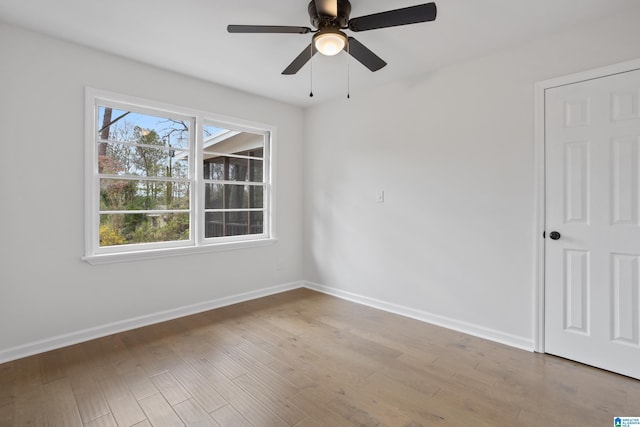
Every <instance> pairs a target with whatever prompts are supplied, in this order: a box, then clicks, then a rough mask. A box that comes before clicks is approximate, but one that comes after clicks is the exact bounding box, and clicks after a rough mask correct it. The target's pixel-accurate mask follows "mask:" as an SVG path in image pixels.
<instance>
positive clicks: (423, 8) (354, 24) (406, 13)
mask: <svg viewBox="0 0 640 427" xmlns="http://www.w3.org/2000/svg"><path fill="white" fill-rule="evenodd" d="M437 14H438V10H437V8H436V4H435V3H425V4H419V5H417V6H410V7H405V8H402V9H395V10H388V11H386V12H380V13H374V14H373V15H366V16H360V17H358V18H353V19H351V20H350V21H349V29H350V30H351V31H356V32H357V31H368V30H375V29H378V28H388V27H397V26H399V25H407V24H417V23H418V22H427V21H433V20H435V19H436V15H437Z"/></svg>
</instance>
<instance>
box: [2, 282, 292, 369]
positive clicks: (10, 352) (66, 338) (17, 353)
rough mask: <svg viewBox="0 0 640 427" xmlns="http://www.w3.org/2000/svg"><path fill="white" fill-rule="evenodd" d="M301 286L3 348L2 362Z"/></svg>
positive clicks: (276, 288) (233, 297) (281, 287)
mask: <svg viewBox="0 0 640 427" xmlns="http://www.w3.org/2000/svg"><path fill="white" fill-rule="evenodd" d="M301 287H303V284H302V282H292V283H285V284H283V285H277V286H272V287H269V288H265V289H259V290H256V291H251V292H245V293H241V294H236V295H231V296H228V297H223V298H218V299H214V300H211V301H205V302H200V303H196V304H191V305H187V306H183V307H178V308H175V309H171V310H166V311H161V312H158V313H152V314H147V315H144V316H140V317H134V318H131V319H126V320H120V321H117V322H113V323H109V324H106V325H102V326H96V327H93V328H89V329H83V330H80V331H75V332H71V333H68V334H62V335H57V336H54V337H51V338H45V339H43V340H39V341H35V342H31V343H28V344H23V345H20V346H17V347H12V348H9V349H6V350H1V349H0V363H5V362H10V361H12V360H17V359H21V358H23V357H27V356H32V355H34V354H38V353H43V352H45V351H50V350H55V349H58V348H62V347H67V346H69V345H73V344H78V343H80V342H84V341H89V340H92V339H95V338H101V337H106V336H108V335H113V334H116V333H119V332H124V331H129V330H131V329H135V328H140V327H143V326H148V325H152V324H154V323H160V322H165V321H167V320H172V319H177V318H179V317H184V316H189V315H191V314H196V313H201V312H203V311H208V310H213V309H215V308H220V307H224V306H227V305H232V304H237V303H239V302H243V301H249V300H252V299H256V298H261V297H265V296H268V295H273V294H278V293H280V292H285V291H290V290H292V289H298V288H301Z"/></svg>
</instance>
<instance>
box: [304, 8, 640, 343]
mask: <svg viewBox="0 0 640 427" xmlns="http://www.w3.org/2000/svg"><path fill="white" fill-rule="evenodd" d="M638 22H640V9H638V10H637V11H636V13H627V14H625V15H624V16H619V17H618V18H616V19H611V20H608V21H604V22H599V23H596V24H593V25H590V26H587V27H583V28H578V29H575V30H572V31H570V32H567V33H563V34H559V35H556V36H554V37H552V38H548V39H545V40H541V41H537V42H535V43H531V44H528V45H525V46H523V47H520V48H518V49H513V50H509V51H503V52H500V53H497V54H494V55H491V56H488V57H484V58H479V59H476V60H471V61H469V62H466V63H462V64H458V65H456V66H452V67H448V68H444V69H441V70H439V71H437V72H434V73H431V74H427V75H421V76H416V77H415V78H414V79H412V80H408V81H404V82H400V83H396V84H390V85H387V86H384V87H380V88H377V89H375V90H371V91H369V92H367V93H359V94H353V95H352V97H351V100H340V101H335V102H330V103H325V104H323V105H320V106H317V107H315V108H312V109H310V110H309V111H307V113H306V123H307V126H306V138H305V141H306V144H305V153H304V159H305V179H306V182H305V192H304V194H305V221H306V223H305V248H306V250H307V252H306V254H305V271H304V275H305V277H306V278H307V279H308V280H311V281H313V282H316V283H318V284H320V285H323V286H326V287H327V288H329V289H330V290H333V291H337V292H338V293H343V294H344V293H345V292H346V293H353V294H355V295H356V296H358V297H365V298H372V299H377V300H381V301H383V302H385V303H391V304H397V305H399V306H402V307H406V308H409V309H412V310H414V313H418V314H419V317H423V318H433V319H437V320H442V321H443V323H445V324H449V325H450V326H453V327H458V328H460V329H462V330H469V331H474V332H478V331H480V332H482V333H483V334H484V335H485V336H489V337H493V338H495V339H498V340H502V341H504V342H510V343H512V344H515V345H520V346H523V347H528V348H533V310H534V280H533V271H534V263H533V261H534V236H533V228H534V225H533V223H534V84H535V82H536V81H541V80H545V79H549V78H552V77H556V76H559V75H564V74H569V73H574V72H578V71H582V70H585V69H590V68H596V67H600V66H604V65H607V64H611V63H616V62H621V61H625V60H629V59H633V58H638V57H640V43H638V42H637V41H638V40H640V26H639V25H637V23H638ZM426 50H427V52H425V54H428V45H427V48H426ZM389 66H390V67H392V66H393V64H392V63H390V65H389ZM378 190H384V192H385V203H383V204H377V203H376V202H375V196H376V193H377V192H378Z"/></svg>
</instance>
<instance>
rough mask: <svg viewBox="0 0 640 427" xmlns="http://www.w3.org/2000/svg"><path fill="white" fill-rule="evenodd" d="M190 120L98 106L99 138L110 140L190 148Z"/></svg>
mask: <svg viewBox="0 0 640 427" xmlns="http://www.w3.org/2000/svg"><path fill="white" fill-rule="evenodd" d="M189 124H190V123H189V122H188V121H183V120H175V119H171V118H167V117H162V116H154V115H149V114H142V113H136V112H135V111H124V110H118V109H116V108H109V107H105V106H99V107H98V138H99V139H103V140H109V141H122V142H134V143H137V144H150V145H163V146H165V147H174V148H189Z"/></svg>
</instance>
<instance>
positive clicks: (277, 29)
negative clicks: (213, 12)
mask: <svg viewBox="0 0 640 427" xmlns="http://www.w3.org/2000/svg"><path fill="white" fill-rule="evenodd" d="M227 31H228V32H230V33H270V34H307V33H309V32H311V28H308V27H289V26H281V25H228V26H227Z"/></svg>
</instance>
